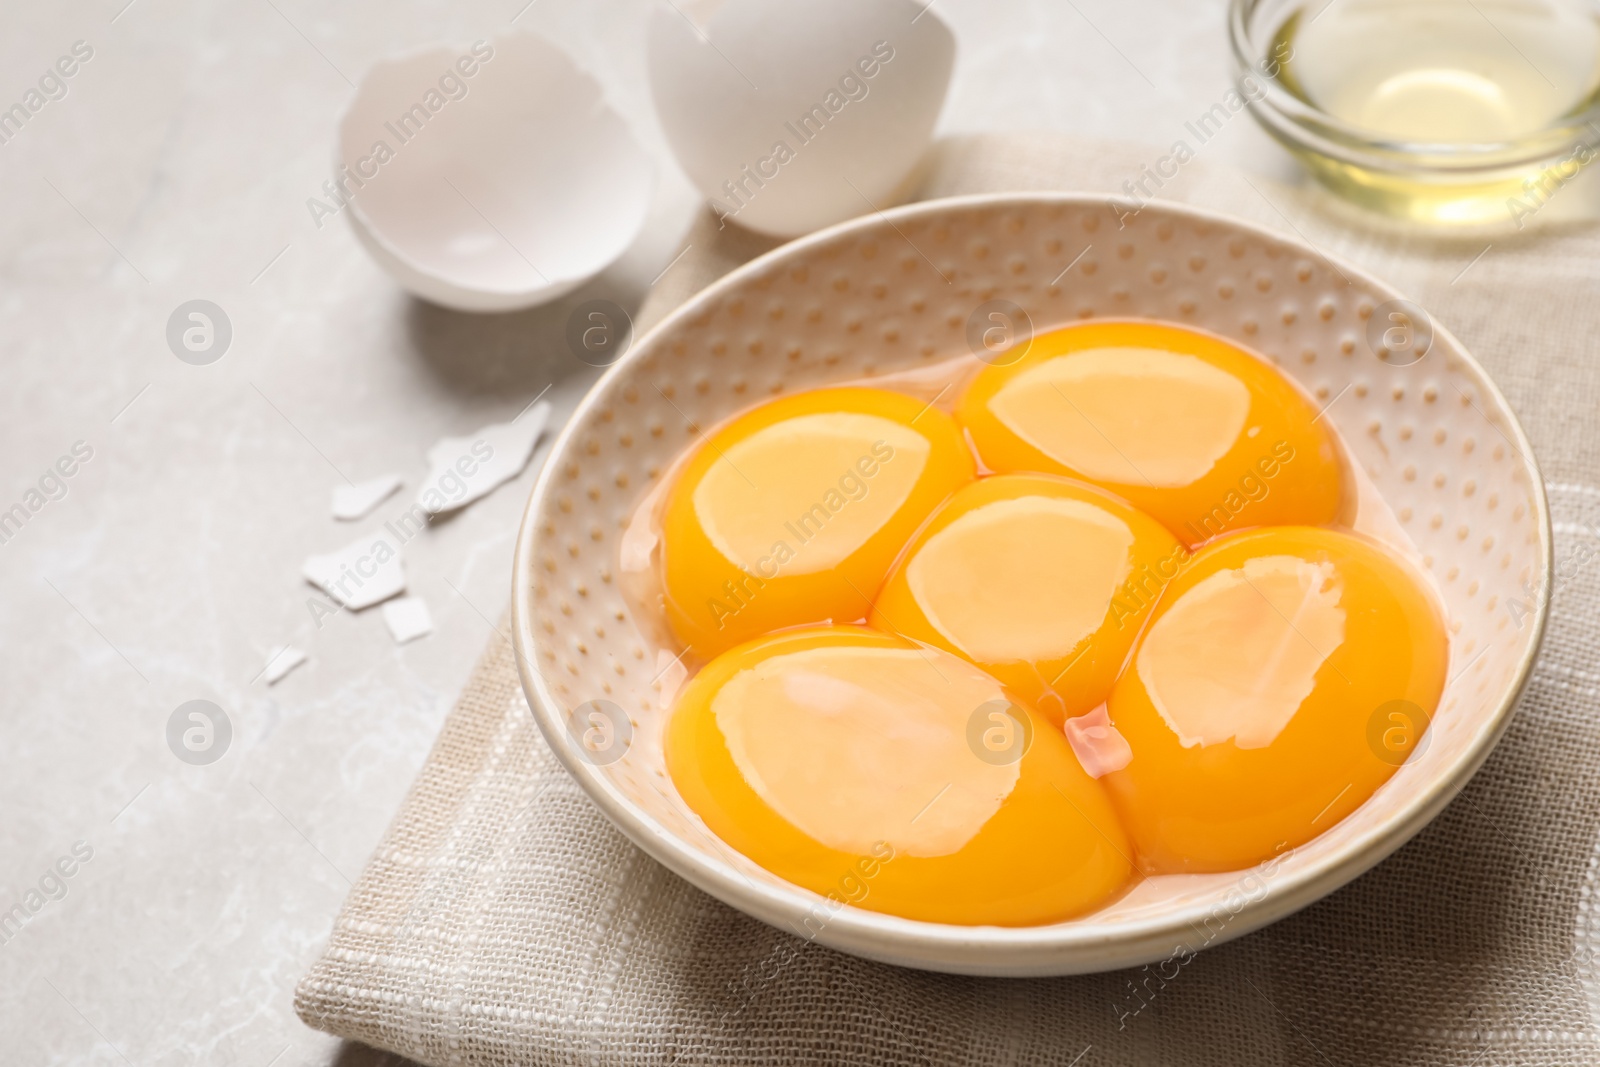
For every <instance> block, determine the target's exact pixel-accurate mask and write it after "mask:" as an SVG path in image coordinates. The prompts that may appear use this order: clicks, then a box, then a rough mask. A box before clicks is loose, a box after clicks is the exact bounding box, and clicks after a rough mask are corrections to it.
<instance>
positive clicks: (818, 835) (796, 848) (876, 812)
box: [665, 626, 1132, 926]
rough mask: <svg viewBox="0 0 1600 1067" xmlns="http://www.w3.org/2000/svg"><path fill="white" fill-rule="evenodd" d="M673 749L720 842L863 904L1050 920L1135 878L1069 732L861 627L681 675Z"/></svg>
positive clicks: (743, 652)
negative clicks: (685, 680) (682, 685)
mask: <svg viewBox="0 0 1600 1067" xmlns="http://www.w3.org/2000/svg"><path fill="white" fill-rule="evenodd" d="M665 747H666V762H667V769H668V770H669V771H670V772H671V775H672V780H673V782H674V783H675V784H676V785H677V788H678V792H679V793H680V794H681V795H682V797H683V798H684V800H685V801H686V802H687V803H688V805H689V807H690V808H691V809H693V810H694V811H695V812H696V813H697V814H699V815H700V817H701V818H702V819H704V820H705V823H706V825H707V827H709V828H710V830H711V831H712V832H713V833H714V834H716V835H717V836H718V837H719V838H721V839H722V840H723V841H725V842H727V843H728V844H729V845H730V846H732V847H733V848H735V849H737V850H738V851H739V852H742V853H743V854H744V855H746V856H748V857H749V858H750V859H751V860H753V861H754V862H756V863H757V864H760V865H761V866H762V867H765V868H766V869H767V870H769V871H771V872H772V873H773V874H775V875H777V876H778V877H780V878H783V879H786V880H787V881H789V882H792V883H794V884H796V885H799V886H802V887H804V888H806V889H809V890H812V891H813V892H815V893H818V894H821V895H823V896H825V897H830V898H831V899H833V900H835V901H843V902H848V903H851V904H855V905H856V906H858V907H861V908H866V909H868V910H871V911H877V912H884V913H887V914H890V915H899V916H903V917H905V918H908V919H920V920H925V921H928V922H941V923H956V924H963V925H974V924H986V925H1000V926H1025V925H1033V924H1039V923H1050V922H1057V921H1060V920H1063V919H1067V918H1070V917H1072V916H1075V915H1081V914H1083V913H1084V912H1086V911H1089V910H1092V909H1093V908H1096V907H1098V906H1099V905H1101V904H1103V903H1105V902H1106V901H1107V900H1108V899H1110V898H1111V897H1112V896H1113V895H1114V894H1116V893H1117V892H1118V891H1119V890H1121V889H1122V888H1123V887H1124V886H1125V885H1127V883H1128V882H1129V879H1130V877H1131V875H1132V864H1131V860H1130V857H1131V856H1132V849H1131V847H1130V846H1129V844H1128V841H1127V837H1126V835H1125V834H1124V832H1123V830H1122V828H1121V827H1120V826H1119V825H1118V823H1117V820H1116V815H1115V813H1114V812H1113V810H1112V807H1111V804H1110V801H1109V799H1108V798H1107V796H1106V794H1105V792H1104V791H1103V790H1102V788H1101V786H1100V784H1099V783H1097V782H1096V781H1095V780H1094V779H1093V778H1090V777H1089V776H1088V774H1087V773H1085V772H1084V770H1083V768H1082V767H1081V766H1080V765H1079V763H1078V761H1077V759H1076V757H1075V756H1074V754H1073V752H1072V749H1071V748H1070V747H1069V746H1068V745H1067V742H1066V740H1065V738H1064V737H1063V736H1062V734H1061V733H1060V731H1058V730H1055V729H1052V728H1051V727H1050V726H1049V724H1048V723H1046V722H1045V721H1044V720H1043V719H1041V718H1039V717H1038V716H1037V715H1036V714H1035V713H1034V712H1033V711H1032V710H1031V709H1029V708H1028V707H1027V706H1025V705H1023V704H1019V703H1016V702H1014V701H1013V700H1012V699H1011V697H1010V695H1009V694H1007V692H1006V690H1005V689H1004V688H1003V687H1002V686H1001V685H1000V683H999V682H997V681H995V679H993V678H991V677H990V676H989V675H987V674H984V673H983V672H982V671H980V670H979V669H978V668H977V667H975V666H973V665H972V664H970V663H968V662H967V661H965V660H963V659H960V658H958V657H956V656H952V655H950V654H949V653H947V652H944V651H942V650H940V649H936V648H924V647H921V646H918V645H916V644H914V643H913V642H911V641H907V640H905V639H903V638H900V637H896V636H894V635H891V634H885V633H881V632H879V631H876V630H871V629H868V628H866V627H858V626H826V627H806V628H800V629H794V630H789V631H787V632H784V633H781V634H774V635H771V636H769V637H765V638H761V639H759V640H756V641H751V642H749V643H748V644H745V645H741V646H740V647H738V648H735V649H733V650H731V651H729V652H726V653H724V654H723V655H721V656H719V657H718V658H717V659H715V660H713V661H711V663H709V664H707V665H706V666H705V667H704V668H703V669H702V670H701V671H700V672H699V674H697V675H696V676H695V677H694V678H693V680H691V681H690V682H689V683H688V684H687V685H686V686H685V688H684V690H683V693H682V694H681V696H680V697H679V699H678V701H677V704H676V706H675V707H674V709H673V712H672V718H671V721H670V722H669V724H668V727H667V733H666V738H665Z"/></svg>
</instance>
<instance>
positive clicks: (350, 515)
mask: <svg viewBox="0 0 1600 1067" xmlns="http://www.w3.org/2000/svg"><path fill="white" fill-rule="evenodd" d="M399 488H400V476H399V475H398V474H380V475H379V476H378V477H376V478H368V479H367V480H366V481H364V482H357V483H355V484H354V485H336V486H334V487H333V517H334V518H336V519H341V520H343V521H345V522H353V521H355V520H356V519H364V518H366V517H367V515H369V514H370V513H371V512H372V509H373V508H375V507H377V506H378V505H379V504H381V503H383V502H384V501H385V500H387V499H388V498H389V495H390V494H391V493H393V492H394V491H395V490H396V489H399Z"/></svg>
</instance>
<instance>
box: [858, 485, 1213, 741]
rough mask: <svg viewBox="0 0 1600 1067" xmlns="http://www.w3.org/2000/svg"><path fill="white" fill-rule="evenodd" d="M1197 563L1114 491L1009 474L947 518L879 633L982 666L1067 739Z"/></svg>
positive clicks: (874, 620)
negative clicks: (1066, 730) (1183, 570)
mask: <svg viewBox="0 0 1600 1067" xmlns="http://www.w3.org/2000/svg"><path fill="white" fill-rule="evenodd" d="M1186 555H1187V552H1186V550H1185V549H1184V548H1183V547H1182V546H1181V545H1180V544H1179V543H1178V541H1177V540H1176V539H1175V538H1174V537H1173V536H1172V534H1171V533H1169V532H1168V531H1167V530H1166V528H1165V527H1163V526H1162V525H1161V524H1160V523H1158V522H1156V521H1155V520H1154V519H1152V518H1151V517H1150V516H1148V515H1146V514H1144V513H1143V512H1141V511H1139V510H1137V509H1136V508H1134V507H1132V506H1131V505H1130V504H1128V503H1127V502H1126V501H1124V500H1120V499H1118V498H1117V497H1114V496H1112V495H1111V494H1110V493H1107V492H1105V491H1104V490H1101V489H1098V488H1096V487H1094V486H1091V485H1085V484H1083V483H1081V482H1074V481H1069V480H1067V479H1065V478H1058V477H1054V476H1050V475H1039V474H1029V475H1023V474H1014V475H996V476H994V477H990V478H983V479H980V480H979V481H977V482H974V483H972V484H970V485H968V486H966V487H964V488H962V489H960V490H958V491H957V492H956V493H955V494H954V495H953V496H952V497H951V498H950V499H949V500H948V501H946V502H945V503H944V504H943V505H942V506H941V507H940V508H939V510H938V511H937V512H935V513H934V515H933V517H932V518H931V519H930V520H929V521H928V523H927V525H926V526H924V527H923V528H922V530H921V531H920V532H919V533H918V534H917V536H916V538H915V539H914V540H913V541H912V542H911V544H910V545H909V546H908V547H907V549H906V551H905V553H904V555H903V556H902V557H901V560H900V562H899V563H898V564H897V565H896V568H895V571H894V572H893V573H892V574H891V575H890V577H889V580H888V582H886V583H885V584H884V588H883V591H882V592H881V593H880V594H879V595H878V600H877V602H876V604H875V605H874V607H873V612H872V615H871V616H870V617H869V620H868V621H869V622H870V624H871V625H873V626H875V627H878V628H879V629H883V630H892V631H894V632H896V633H900V634H904V635H905V636H907V637H911V638H914V639H915V640H917V641H921V642H924V643H927V644H932V645H937V646H939V647H941V648H944V649H946V650H948V651H951V652H954V653H956V654H957V655H960V656H963V657H965V658H967V659H969V660H971V661H972V662H973V663H975V664H977V665H978V666H980V667H982V668H983V669H984V670H985V671H987V672H988V673H989V674H992V675H993V676H994V677H996V678H998V679H999V680H1000V681H1002V682H1004V683H1005V684H1006V685H1007V686H1009V687H1010V688H1011V689H1012V690H1013V691H1014V692H1016V693H1017V694H1018V695H1019V696H1021V697H1022V699H1024V700H1025V701H1027V702H1029V703H1030V704H1032V705H1033V706H1034V707H1035V708H1036V709H1038V710H1039V711H1040V712H1041V713H1043V714H1044V715H1045V716H1046V717H1047V718H1049V719H1050V720H1051V722H1052V723H1053V724H1054V725H1056V726H1058V727H1059V726H1060V725H1061V723H1062V721H1063V720H1064V719H1066V718H1067V717H1069V716H1073V715H1078V714H1081V713H1083V712H1086V711H1089V710H1090V709H1092V708H1093V707H1095V706H1096V705H1097V704H1100V703H1101V702H1103V701H1104V700H1105V699H1106V696H1107V695H1108V694H1109V693H1110V692H1111V686H1112V683H1113V682H1115V681H1116V677H1117V673H1118V671H1119V670H1121V668H1122V664H1123V661H1124V660H1125V659H1126V658H1127V655H1128V650H1129V649H1130V648H1131V647H1132V646H1133V641H1134V638H1135V637H1136V636H1137V635H1138V633H1139V630H1140V627H1141V626H1142V625H1143V623H1144V619H1145V616H1146V614H1147V610H1148V608H1149V606H1150V605H1151V604H1152V603H1153V602H1154V600H1155V597H1156V595H1157V594H1158V593H1159V592H1160V588H1161V586H1162V585H1163V584H1164V582H1165V579H1164V578H1163V577H1162V576H1163V575H1166V576H1168V577H1170V576H1171V575H1175V574H1177V572H1178V568H1179V566H1180V564H1181V563H1182V560H1183V558H1184V557H1185V556H1186Z"/></svg>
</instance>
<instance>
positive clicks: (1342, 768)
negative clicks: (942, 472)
mask: <svg viewBox="0 0 1600 1067" xmlns="http://www.w3.org/2000/svg"><path fill="white" fill-rule="evenodd" d="M1447 656H1448V641H1447V638H1446V636H1445V630H1444V626H1443V624H1442V621H1441V618H1440V614H1439V612H1438V610H1437V608H1436V607H1435V604H1434V601H1433V599H1432V597H1431V596H1430V595H1429V594H1428V592H1427V591H1426V590H1425V588H1424V586H1423V585H1422V583H1421V580H1420V578H1419V577H1418V576H1417V575H1416V574H1415V573H1413V571H1412V570H1411V569H1410V568H1409V567H1408V566H1407V565H1406V564H1403V563H1401V562H1400V561H1398V560H1397V559H1395V558H1394V557H1393V556H1391V555H1390V554H1388V553H1387V552H1385V551H1384V550H1383V549H1381V548H1380V547H1379V546H1377V545H1376V544H1374V543H1372V542H1370V541H1367V540H1366V539H1364V538H1361V537H1358V536H1356V535H1353V534H1346V533H1339V532H1337V531H1333V530H1322V529H1310V528H1306V527H1281V528H1276V529H1266V530H1254V531H1249V532H1246V533H1241V534H1236V535H1234V536H1232V537H1227V538H1224V539H1222V540H1220V541H1217V542H1216V543H1215V544H1212V545H1208V546H1207V547H1206V548H1204V549H1202V550H1201V551H1200V552H1198V553H1196V554H1195V555H1194V557H1193V558H1192V560H1191V561H1190V562H1189V564H1188V565H1187V566H1186V567H1185V568H1184V570H1183V572H1182V573H1181V574H1180V575H1179V576H1178V577H1177V578H1176V579H1175V580H1174V581H1173V582H1172V583H1171V584H1170V585H1169V586H1168V588H1167V589H1166V591H1165V592H1164V593H1163V595H1162V598H1161V600H1160V601H1159V602H1158V603H1157V605H1156V608H1155V611H1154V613H1153V615H1152V617H1151V619H1150V622H1149V624H1148V626H1147V628H1146V630H1145V632H1144V634H1143V635H1142V636H1141V637H1140V639H1139V643H1138V645H1137V647H1136V648H1135V650H1134V654H1133V659H1132V661H1131V663H1130V664H1129V667H1128V669H1127V670H1126V671H1125V672H1124V673H1123V675H1122V678H1121V679H1120V680H1119V681H1118V682H1117V684H1116V686H1115V687H1114V688H1113V689H1112V691H1111V699H1110V700H1109V701H1108V704H1107V711H1108V713H1109V717H1110V724H1111V727H1112V729H1113V730H1114V731H1115V733H1117V734H1120V735H1121V739H1122V741H1124V742H1125V743H1126V747H1125V749H1124V752H1125V753H1127V752H1131V757H1128V756H1125V760H1126V765H1125V766H1123V767H1121V769H1118V770H1113V771H1112V772H1111V773H1109V774H1107V775H1106V776H1105V777H1103V778H1102V779H1101V781H1103V782H1104V783H1105V784H1106V785H1107V787H1108V788H1109V789H1110V790H1111V795H1112V797H1113V799H1114V800H1115V801H1116V804H1117V808H1118V810H1119V812H1120V813H1121V815H1122V819H1123V825H1125V826H1126V827H1127V829H1128V832H1129V834H1130V835H1132V837H1133V839H1134V842H1135V845H1136V847H1137V848H1138V851H1139V855H1140V857H1141V861H1142V865H1143V869H1144V870H1146V871H1147V872H1151V871H1155V872H1181V871H1194V872H1201V871H1230V870H1238V869H1240V868H1244V867H1249V866H1252V865H1253V864H1256V863H1259V862H1261V861H1264V860H1267V859H1270V858H1271V857H1272V856H1274V855H1276V854H1277V853H1279V852H1281V851H1282V850H1284V849H1288V848H1294V847H1296V846H1298V845H1301V844H1304V843H1305V842H1307V841H1309V840H1311V839H1312V838H1313V837H1316V836H1317V835H1318V834H1320V833H1322V832H1323V831H1324V830H1327V829H1328V828H1329V827H1331V826H1332V825H1334V824H1335V823H1337V822H1338V821H1339V820H1341V819H1343V818H1344V817H1345V816H1346V815H1348V814H1349V813H1350V812H1352V811H1354V810H1355V809H1356V808H1357V807H1359V806H1360V805H1361V804H1362V803H1364V802H1365V801H1366V800H1367V798H1368V797H1370V796H1371V795H1372V794H1373V792H1374V791H1376V790H1377V788H1378V787H1379V786H1380V785H1382V784H1383V783H1384V782H1385V781H1387V780H1388V778H1389V776H1390V775H1391V774H1393V773H1394V771H1395V768H1396V767H1397V766H1398V765H1399V763H1401V762H1403V761H1404V760H1403V756H1405V755H1409V752H1408V751H1404V750H1402V752H1401V756H1402V758H1395V746H1394V745H1392V744H1390V743H1389V741H1388V740H1387V739H1386V738H1385V736H1384V734H1385V731H1387V730H1390V729H1392V728H1393V723H1394V722H1395V721H1396V720H1395V719H1394V717H1393V709H1395V708H1401V709H1407V710H1406V713H1405V714H1403V715H1402V716H1401V718H1402V719H1404V720H1405V721H1406V723H1407V724H1408V725H1409V727H1410V728H1411V729H1414V730H1415V731H1417V734H1418V735H1419V736H1420V733H1421V731H1423V730H1425V729H1426V724H1427V722H1428V720H1429V718H1430V717H1431V716H1432V714H1433V711H1434V708H1435V707H1436V705H1437V704H1438V700H1439V695H1440V693H1441V692H1442V690H1443V688H1444V683H1445V669H1446V662H1447ZM1068 730H1069V732H1070V731H1071V724H1070V723H1069V724H1068ZM1414 743H1415V739H1413V744H1414Z"/></svg>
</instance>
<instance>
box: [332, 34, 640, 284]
mask: <svg viewBox="0 0 1600 1067" xmlns="http://www.w3.org/2000/svg"><path fill="white" fill-rule="evenodd" d="M334 168H335V175H334V183H335V184H336V185H338V186H339V187H340V189H341V190H343V191H345V192H347V193H348V194H349V196H348V207H349V210H348V212H347V214H348V215H349V217H350V225H351V228H352V229H354V230H355V232H356V236H357V237H358V238H359V239H360V240H361V243H362V244H363V245H364V246H366V248H367V251H369V252H370V253H372V256H373V258H374V259H376V260H377V261H378V263H379V265H380V266H382V267H383V268H384V270H386V271H388V272H389V274H390V275H391V276H392V277H393V278H394V279H395V280H396V281H397V282H399V283H400V284H401V285H402V286H404V287H405V288H406V289H407V290H409V291H410V292H412V293H414V294H415V295H417V296H419V297H422V298H423V299H424V300H430V301H432V302H434V303H437V304H443V305H445V306H446V307H452V308H457V309H459V310H462V311H509V310H512V309H516V308H524V307H531V306H532V305H535V304H541V303H545V302H547V301H550V300H554V299H556V298H557V297H559V296H561V295H563V294H565V293H567V292H569V291H571V290H572V289H575V288H577V287H578V286H579V285H581V284H583V282H585V281H587V280H588V279H589V278H592V277H593V276H594V275H595V274H598V273H599V272H600V271H601V270H603V269H604V268H605V267H607V266H608V265H609V264H610V263H611V262H612V261H614V260H615V259H616V258H617V257H618V256H620V255H621V254H622V253H623V251H624V250H625V249H627V247H628V246H629V245H630V244H632V243H633V240H634V238H635V237H636V236H637V235H638V233H639V230H640V228H641V227H642V226H643V224H644V219H645V212H646V210H647V208H648V207H649V204H650V198H651V193H652V188H653V186H654V173H653V170H652V166H651V161H650V158H649V156H648V155H647V154H646V153H645V151H644V149H642V148H641V147H640V146H639V144H638V143H637V142H636V141H635V140H634V138H633V136H632V135H631V134H630V133H629V131H628V127H627V125H626V124H625V123H624V122H623V120H622V118H621V116H619V115H618V114H617V113H616V112H615V111H613V110H611V108H609V107H608V106H606V103H605V101H604V100H603V99H602V96H601V89H600V85H599V83H598V82H596V81H595V80H594V78H592V77H591V76H590V75H589V74H588V73H587V72H586V71H584V70H583V69H582V68H580V67H579V66H578V65H577V64H576V63H575V62H573V60H572V59H571V58H570V57H569V56H568V55H567V54H566V53H565V52H563V51H562V50H561V49H560V48H558V47H556V45H554V44H553V43H551V42H550V41H548V40H546V39H545V38H544V37H541V36H539V35H537V34H533V33H526V32H513V33H509V34H506V35H504V36H501V37H496V38H493V39H491V40H489V41H479V42H477V43H476V44H474V45H471V46H460V47H438V48H429V49H426V50H424V51H419V52H413V53H410V54H408V55H403V56H399V57H396V58H393V59H387V60H383V61H381V62H379V63H377V64H375V65H374V66H373V67H372V69H371V70H369V71H368V72H367V74H366V76H365V77H364V78H363V79H362V81H361V85H360V86H359V88H358V89H357V90H356V96H355V99H354V100H352V101H351V102H350V106H349V107H348V108H347V109H346V111H345V114H344V118H343V119H342V120H341V121H340V123H339V140H338V145H337V148H336V152H335V160H334Z"/></svg>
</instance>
